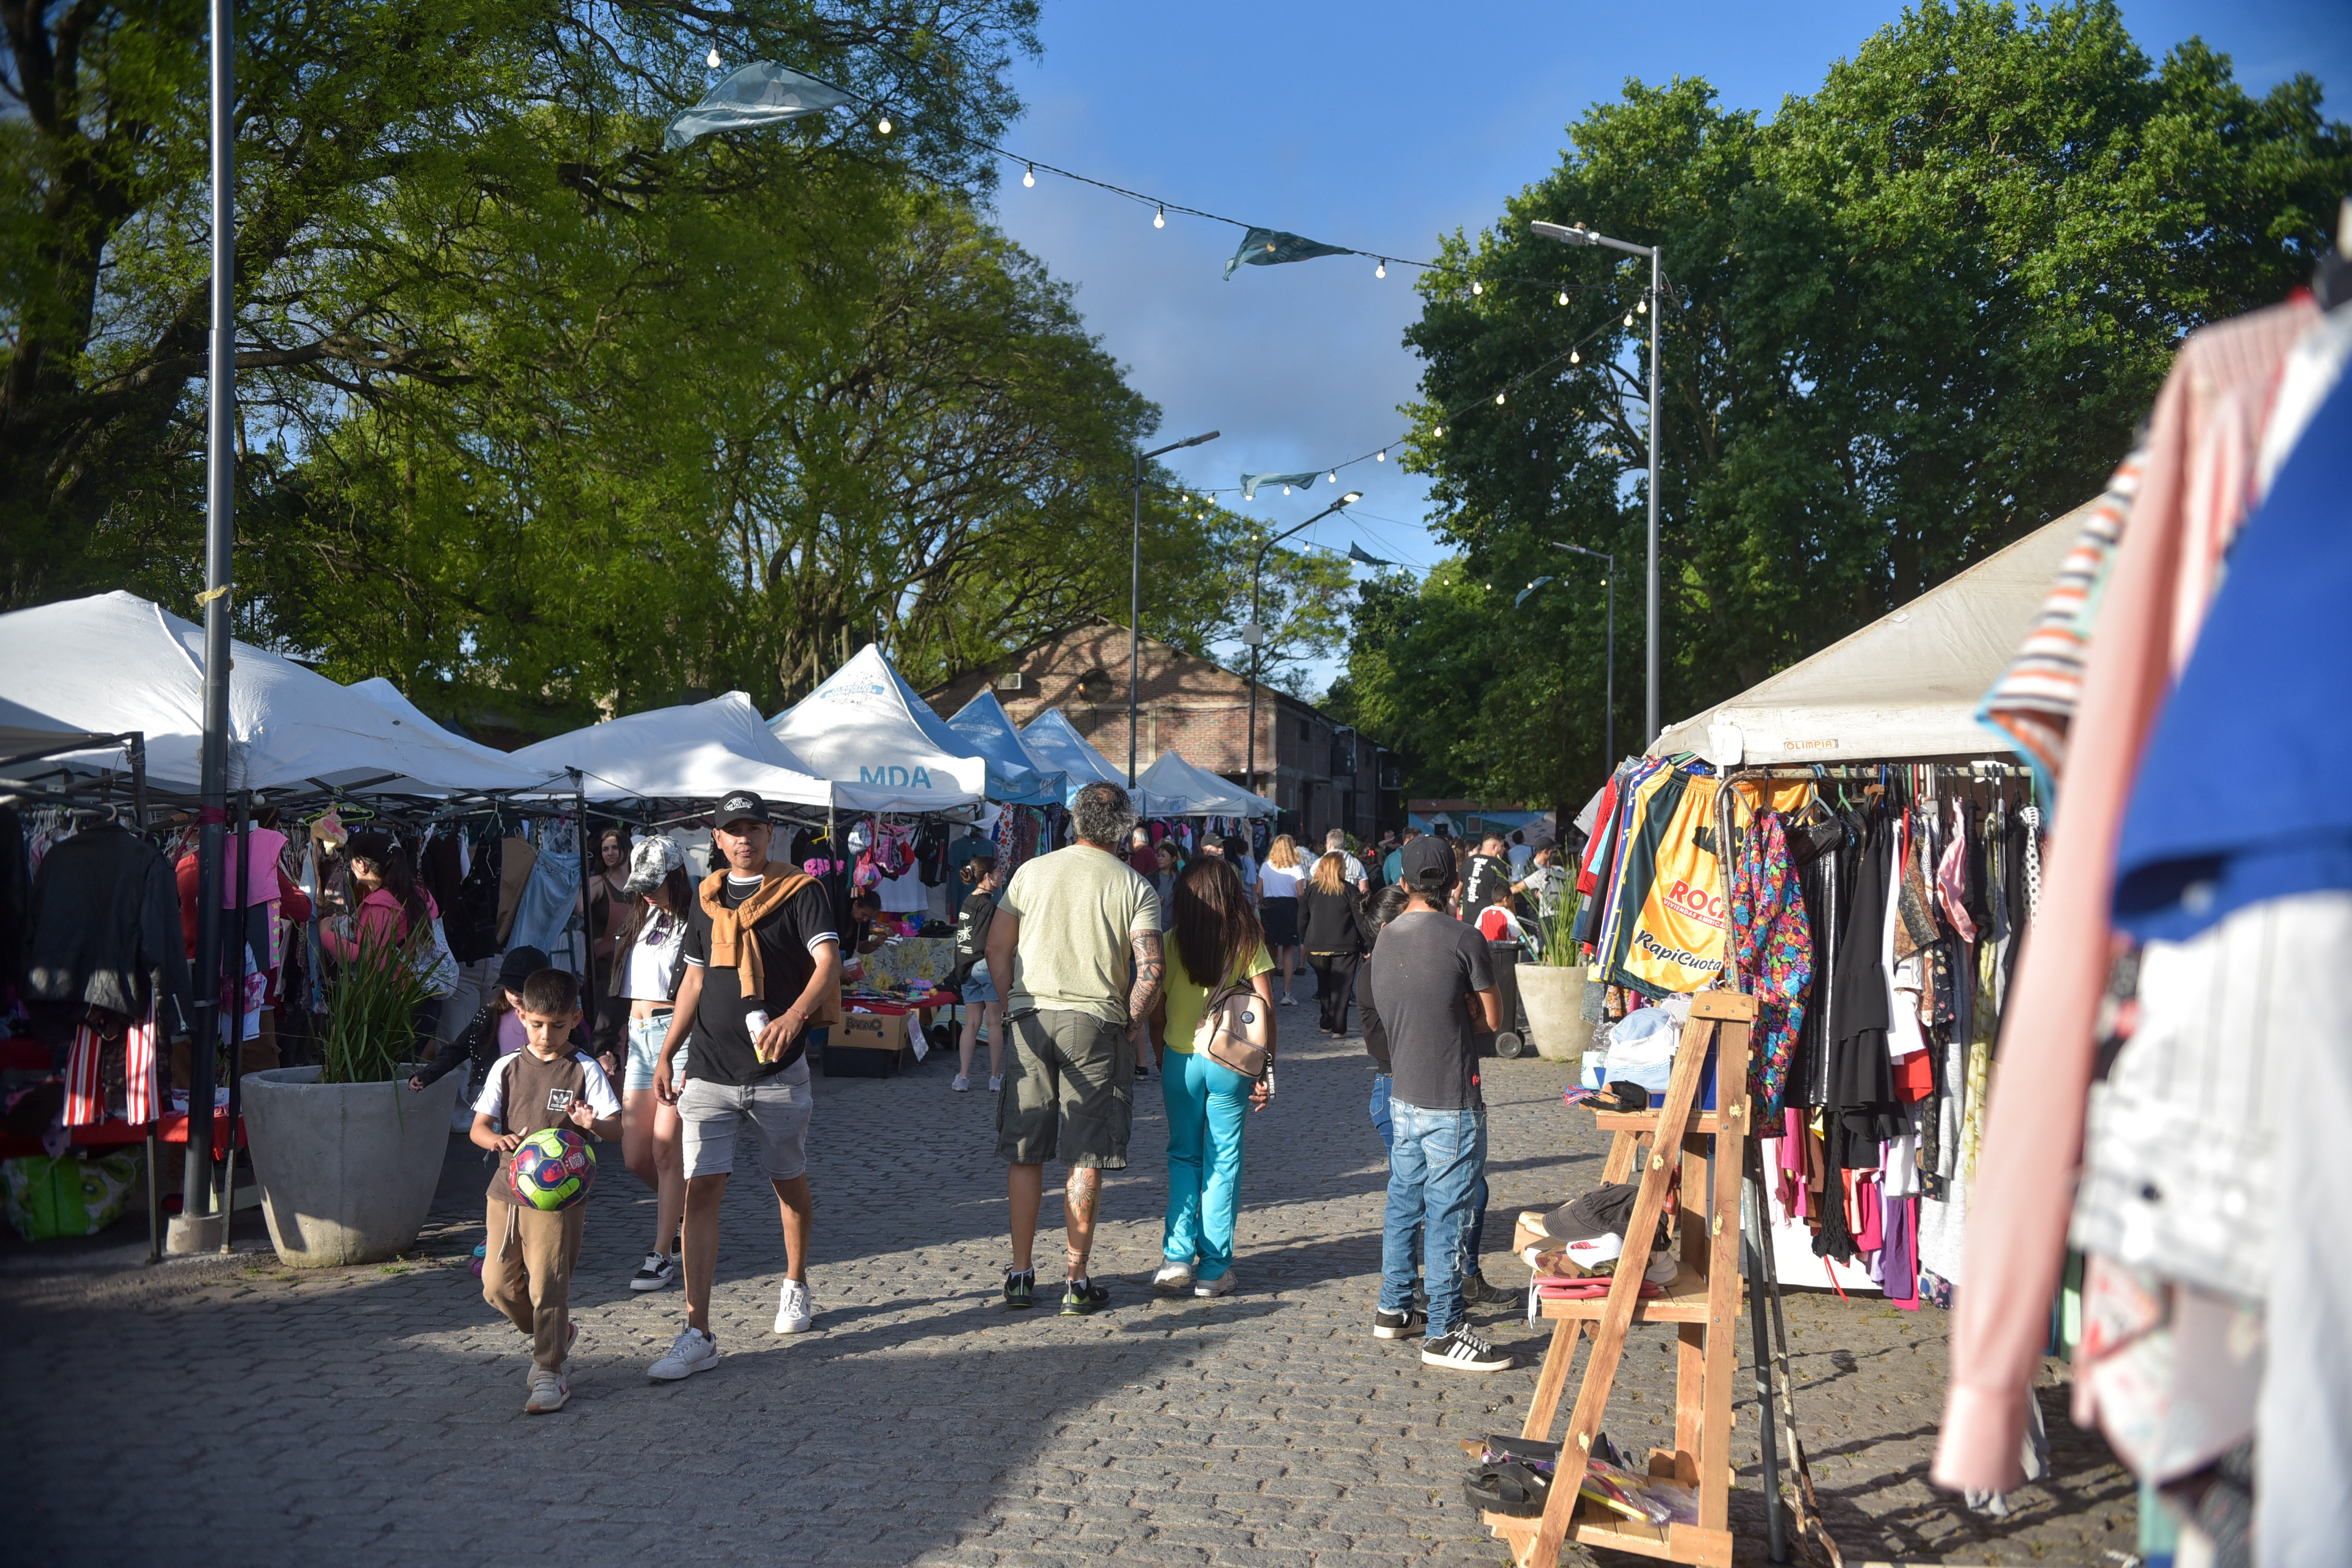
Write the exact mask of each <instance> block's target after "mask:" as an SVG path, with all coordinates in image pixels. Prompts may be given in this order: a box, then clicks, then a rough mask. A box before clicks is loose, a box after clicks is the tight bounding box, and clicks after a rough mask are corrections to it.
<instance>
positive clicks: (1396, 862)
mask: <svg viewBox="0 0 2352 1568" xmlns="http://www.w3.org/2000/svg"><path fill="white" fill-rule="evenodd" d="M1418 837H1421V829H1420V828H1418V827H1414V826H1411V825H1409V824H1408V825H1407V826H1406V827H1405V830H1404V837H1403V838H1402V839H1401V840H1399V841H1398V844H1397V847H1395V848H1393V849H1391V850H1390V851H1389V852H1388V853H1387V854H1386V855H1384V856H1382V857H1381V883H1382V885H1384V886H1386V887H1391V888H1393V887H1396V886H1397V885H1399V884H1400V883H1402V881H1403V880H1404V847H1405V846H1406V845H1407V844H1410V843H1412V841H1413V840H1414V839H1416V838H1418Z"/></svg>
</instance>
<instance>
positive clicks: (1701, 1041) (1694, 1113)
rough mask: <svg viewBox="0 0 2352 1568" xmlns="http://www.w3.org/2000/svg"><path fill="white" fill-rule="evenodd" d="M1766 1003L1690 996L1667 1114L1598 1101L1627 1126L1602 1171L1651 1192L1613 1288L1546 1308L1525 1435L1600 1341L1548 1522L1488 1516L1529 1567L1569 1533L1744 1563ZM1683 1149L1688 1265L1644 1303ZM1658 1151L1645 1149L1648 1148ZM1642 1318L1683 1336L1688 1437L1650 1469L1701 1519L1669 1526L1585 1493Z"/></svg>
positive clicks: (1548, 1506) (1679, 1420) (1712, 1564)
mask: <svg viewBox="0 0 2352 1568" xmlns="http://www.w3.org/2000/svg"><path fill="white" fill-rule="evenodd" d="M1755 1018H1756V999H1755V998H1754V997H1753V996H1745V995H1741V994H1738V992H1734V991H1702V992H1699V993H1698V994H1696V995H1694V996H1693V997H1692V998H1691V1010H1690V1019H1689V1022H1688V1023H1687V1024H1685V1026H1684V1028H1683V1037H1682V1044H1681V1046H1680V1047H1678V1048H1677V1049H1676V1051H1675V1068H1674V1074H1673V1076H1672V1077H1671V1078H1670V1079H1668V1080H1667V1086H1666V1102H1665V1104H1664V1107H1663V1108H1661V1109H1660V1110H1654V1111H1646V1112H1644V1111H1630V1112H1627V1111H1597V1112H1595V1115H1596V1118H1597V1120H1598V1124H1599V1126H1600V1127H1601V1129H1602V1130H1603V1131H1612V1130H1613V1131H1615V1132H1616V1134H1617V1137H1616V1142H1614V1143H1613V1144H1612V1146H1611V1148H1610V1152H1609V1163H1608V1165H1607V1166H1606V1168H1605V1169H1604V1171H1603V1173H1602V1179H1603V1180H1604V1181H1609V1182H1622V1181H1624V1180H1626V1179H1628V1176H1629V1174H1630V1173H1631V1172H1632V1170H1633V1165H1634V1163H1635V1161H1636V1160H1637V1159H1638V1160H1641V1162H1642V1172H1641V1192H1640V1194H1638V1195H1637V1196H1636V1198H1635V1199H1634V1203H1633V1217H1632V1219H1631V1220H1630V1221H1629V1222H1628V1223H1627V1225H1626V1226H1625V1235H1626V1237H1627V1238H1628V1239H1627V1245H1626V1248H1625V1255H1624V1258H1623V1259H1622V1261H1621V1262H1620V1264H1619V1267H1618V1271H1617V1274H1616V1277H1615V1279H1614V1281H1613V1282H1612V1284H1611V1286H1610V1288H1609V1294H1608V1295H1607V1296H1606V1297H1602V1298H1598V1299H1595V1300H1571V1301H1546V1302H1544V1303H1543V1315H1544V1316H1545V1317H1547V1318H1550V1319H1553V1320H1555V1321H1557V1323H1558V1326H1557V1327H1556V1328H1554V1329H1553V1330H1552V1336H1551V1346H1550V1348H1549V1350H1548V1351H1546V1352H1544V1361H1543V1370H1542V1372H1541V1373H1540V1374H1539V1375H1538V1378H1537V1380H1536V1392H1535V1398H1534V1401H1533V1402H1532V1404H1531V1405H1529V1407H1528V1419H1527V1425H1526V1426H1524V1427H1523V1428H1521V1430H1520V1434H1519V1435H1520V1436H1522V1437H1527V1438H1531V1439H1544V1438H1549V1436H1551V1425H1552V1416H1553V1415H1554V1413H1555V1412H1556V1411H1557V1410H1558V1409H1559V1396H1560V1393H1561V1390H1563V1389H1564V1388H1565V1387H1566V1386H1567V1384H1568V1372H1569V1364H1570V1362H1572V1361H1573V1360H1574V1359H1575V1356H1576V1344H1577V1341H1578V1339H1579V1337H1580V1335H1581V1334H1582V1332H1583V1331H1585V1328H1586V1325H1587V1324H1590V1325H1591V1335H1592V1351H1591V1356H1590V1357H1589V1358H1588V1360H1587V1361H1586V1363H1585V1369H1584V1382H1583V1383H1582V1384H1581V1385H1580V1387H1579V1388H1578V1390H1577V1395H1576V1408H1575V1411H1574V1413H1573V1414H1572V1415H1570V1417H1569V1422H1568V1431H1567V1432H1566V1433H1565V1434H1564V1435H1563V1436H1562V1437H1561V1438H1560V1450H1559V1456H1560V1457H1559V1467H1558V1468H1557V1469H1556V1470H1555V1471H1554V1473H1553V1475H1552V1480H1551V1490H1550V1494H1549V1499H1548V1500H1547V1501H1546V1503H1545V1506H1544V1511H1543V1514H1542V1516H1541V1517H1540V1518H1530V1519H1521V1518H1517V1517H1514V1516H1512V1515H1509V1514H1501V1513H1495V1512H1491V1511H1490V1512H1488V1513H1487V1514H1486V1524H1487V1526H1488V1528H1489V1529H1491V1530H1492V1531H1494V1532H1495V1534H1496V1536H1498V1537H1500V1538H1501V1539H1502V1540H1504V1541H1505V1542H1508V1543H1509V1545H1510V1548H1511V1556H1512V1559H1513V1561H1514V1562H1515V1563H1517V1564H1518V1568H1537V1565H1541V1568H1550V1565H1551V1564H1553V1563H1558V1562H1559V1549H1560V1544H1561V1542H1565V1541H1576V1542H1581V1543H1583V1544H1584V1545H1587V1546H1604V1547H1608V1548H1610V1549H1612V1550H1613V1551H1618V1552H1638V1553H1640V1554H1642V1555H1643V1556H1645V1557H1660V1558H1664V1559H1665V1560H1666V1561H1668V1562H1672V1563H1703V1564H1706V1565H1707V1568H1729V1564H1730V1563H1731V1529H1730V1506H1731V1498H1730V1493H1731V1477H1732V1468H1733V1466H1732V1458H1731V1399H1732V1373H1733V1369H1734V1368H1735V1367H1736V1366H1737V1365H1738V1346H1737V1342H1736V1338H1735V1332H1734V1331H1735V1329H1736V1328H1737V1325H1738V1321H1739V1308H1740V1302H1741V1291H1740V1278H1739V1184H1740V1179H1741V1174H1742V1172H1743V1169H1744V1162H1743V1157H1742V1156H1743V1152H1744V1149H1745V1146H1746V1143H1747V1139H1748V1028H1749V1026H1750V1025H1751V1024H1752V1023H1753V1022H1754V1021H1755ZM1710 1045H1712V1046H1713V1047H1714V1048H1715V1052H1716V1063H1715V1070H1716V1082H1717V1090H1716V1104H1717V1107H1718V1109H1717V1110H1697V1109H1696V1107H1697V1105H1698V1100H1699V1082H1700V1079H1701V1078H1702V1077H1703V1076H1704V1069H1705V1068H1706V1063H1707V1051H1708V1047H1709V1046H1710ZM1718 1135H1720V1136H1719V1142H1718V1143H1717V1149H1716V1152H1715V1162H1714V1164H1715V1169H1714V1173H1713V1175H1714V1181H1713V1185H1712V1189H1711V1190H1710V1187H1709V1184H1708V1179H1707V1178H1708V1172H1707V1155H1708V1152H1709V1151H1708V1142H1707V1141H1708V1139H1710V1138H1714V1137H1717V1136H1718ZM1668 1149H1678V1150H1679V1151H1680V1158H1681V1167H1682V1198H1681V1203H1682V1210H1681V1212H1682V1222H1681V1226H1680V1236H1681V1260H1680V1261H1681V1266H1682V1267H1681V1270H1680V1272H1679V1273H1677V1274H1676V1275H1675V1280H1674V1283H1673V1284H1671V1285H1669V1286H1667V1287H1666V1289H1665V1293H1664V1295H1662V1296H1659V1297H1655V1298H1654V1299H1652V1300H1646V1301H1644V1300H1641V1299H1640V1297H1639V1291H1640V1289H1641V1282H1642V1275H1643V1265H1644V1264H1646V1263H1647V1262H1648V1260H1649V1241H1650V1238H1651V1237H1653V1236H1654V1235H1655V1234H1656V1231H1657V1226H1658V1219H1659V1216H1660V1215H1661V1214H1663V1213H1664V1208H1665V1201H1666V1191H1667V1187H1668V1185H1669V1184H1670V1182H1671V1180H1672V1177H1673V1170H1672V1167H1670V1166H1669V1164H1668V1163H1667V1157H1666V1151H1667V1150H1668ZM1645 1151H1646V1158H1644V1157H1643V1156H1644V1152H1645ZM1635 1323H1673V1324H1675V1325H1676V1332H1677V1333H1678V1334H1679V1335H1680V1337H1681V1346H1680V1349H1679V1354H1678V1366H1677V1369H1676V1374H1675V1446H1674V1447H1671V1448H1654V1449H1652V1450H1651V1451H1650V1456H1649V1473H1650V1474H1651V1475H1653V1476H1655V1477H1657V1478H1659V1479H1664V1480H1672V1481H1675V1482H1677V1483H1679V1484H1681V1485H1683V1486H1687V1487H1694V1488H1696V1489H1697V1492H1698V1522H1697V1523H1696V1524H1695V1525H1692V1524H1669V1525H1665V1526H1664V1527H1658V1526H1652V1525H1649V1524H1645V1523H1639V1522H1636V1521H1633V1520H1629V1519H1626V1518H1624V1517H1623V1516H1622V1515H1620V1514H1617V1513H1614V1512H1612V1511H1610V1510H1605V1509H1602V1508H1601V1506H1600V1505H1599V1504H1597V1503H1594V1502H1591V1501H1589V1500H1582V1499H1580V1498H1579V1497H1578V1496H1577V1493H1578V1491H1579V1490H1580V1489H1581V1487H1582V1485H1583V1480H1584V1463H1585V1460H1586V1459H1587V1458H1590V1457H1591V1451H1592V1440H1593V1438H1594V1437H1595V1436H1597V1435H1598V1434H1599V1433H1600V1431H1601V1419H1602V1416H1603V1415H1604V1414H1605V1413H1606V1411H1607V1409H1608V1405H1609V1391H1610V1387H1611V1385H1612V1384H1613V1383H1614V1382H1615V1381H1616V1376H1617V1363H1618V1361H1619V1359H1620V1357H1622V1355H1623V1353H1624V1350H1625V1333H1626V1331H1627V1330H1628V1329H1630V1328H1631V1327H1632V1326H1633V1324H1635Z"/></svg>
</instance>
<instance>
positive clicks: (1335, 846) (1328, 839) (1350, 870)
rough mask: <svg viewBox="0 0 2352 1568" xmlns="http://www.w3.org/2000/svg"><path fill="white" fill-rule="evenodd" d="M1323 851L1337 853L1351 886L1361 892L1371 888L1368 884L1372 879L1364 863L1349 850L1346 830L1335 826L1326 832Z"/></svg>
mask: <svg viewBox="0 0 2352 1568" xmlns="http://www.w3.org/2000/svg"><path fill="white" fill-rule="evenodd" d="M1323 853H1324V854H1326V855H1337V856H1338V857H1339V870H1340V874H1341V876H1342V877H1343V878H1344V879H1346V880H1347V883H1348V885H1349V887H1351V888H1353V889H1356V891H1358V892H1360V893H1362V892H1369V891H1370V888H1369V887H1368V886H1367V884H1368V883H1369V882H1370V880H1371V879H1370V877H1369V876H1368V875H1367V874H1366V873H1365V870H1364V863H1363V862H1362V861H1361V860H1359V859H1357V858H1356V857H1355V856H1354V855H1353V854H1352V853H1350V852H1349V848H1348V836H1347V834H1346V833H1345V832H1343V831H1341V830H1340V829H1339V828H1337V827H1335V828H1333V829H1331V831H1330V832H1328V833H1326V834H1325V835H1324V836H1323Z"/></svg>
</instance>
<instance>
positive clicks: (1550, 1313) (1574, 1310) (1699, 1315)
mask: <svg viewBox="0 0 2352 1568" xmlns="http://www.w3.org/2000/svg"><path fill="white" fill-rule="evenodd" d="M1742 1283H1743V1284H1744V1283H1745V1281H1743V1282H1742ZM1711 1300H1712V1298H1711V1296H1710V1294H1709V1292H1708V1289H1707V1281H1706V1276H1705V1275H1703V1274H1700V1273H1698V1272H1697V1271H1696V1270H1695V1269H1693V1268H1690V1267H1689V1266H1688V1265H1687V1264H1686V1265H1685V1266H1684V1267H1683V1269H1682V1271H1681V1272H1680V1273H1678V1274H1676V1275H1675V1279H1674V1283H1673V1284H1671V1285H1668V1286H1667V1287H1666V1289H1665V1294H1664V1295H1662V1296H1653V1297H1651V1298H1650V1299H1649V1300H1646V1301H1644V1300H1635V1301H1634V1303H1633V1321H1635V1322H1637V1323H1704V1322H1706V1315H1707V1311H1708V1310H1709V1303H1710V1301H1711ZM1732 1305H1733V1306H1734V1307H1735V1308H1737V1307H1738V1305H1739V1302H1738V1300H1735V1301H1734V1302H1733V1303H1732ZM1540 1306H1541V1310H1542V1313H1543V1316H1545V1317H1547V1318H1550V1319H1554V1320H1558V1319H1561V1318H1581V1319H1584V1320H1587V1321H1595V1322H1597V1321H1600V1318H1601V1314H1602V1313H1603V1312H1605V1311H1607V1310H1608V1308H1609V1298H1608V1297H1606V1296H1586V1297H1582V1298H1580V1299H1572V1300H1561V1301H1545V1302H1542V1303H1540Z"/></svg>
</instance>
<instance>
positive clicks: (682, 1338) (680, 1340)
mask: <svg viewBox="0 0 2352 1568" xmlns="http://www.w3.org/2000/svg"><path fill="white" fill-rule="evenodd" d="M718 1364H719V1342H718V1341H717V1340H714V1339H712V1338H711V1337H710V1336H709V1334H706V1333H704V1332H703V1331H701V1330H700V1329H695V1328H689V1329H688V1330H687V1331H685V1332H684V1333H682V1334H680V1335H678V1336H677V1338H676V1339H674V1340H672V1341H671V1342H670V1344H669V1353H668V1354H667V1355H665V1356H663V1357H662V1358H661V1360H659V1361H657V1362H656V1363H654V1364H653V1365H651V1366H649V1367H647V1368H646V1376H647V1377H650V1378H654V1379H656V1381H659V1382H662V1383H676V1382H677V1381H678V1379H680V1378H684V1377H691V1376H693V1375H694V1374H695V1373H698V1372H709V1370H710V1369H711V1368H712V1367H714V1366H717V1365H718Z"/></svg>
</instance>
